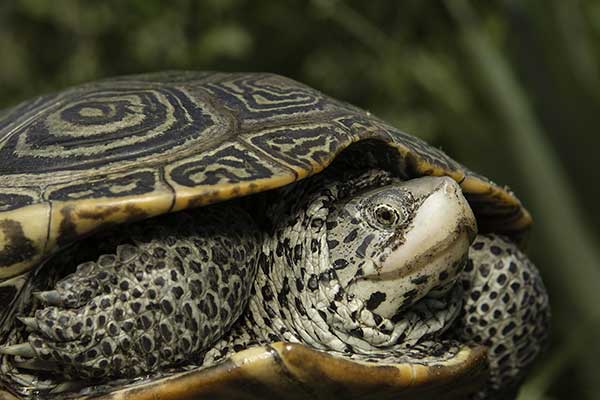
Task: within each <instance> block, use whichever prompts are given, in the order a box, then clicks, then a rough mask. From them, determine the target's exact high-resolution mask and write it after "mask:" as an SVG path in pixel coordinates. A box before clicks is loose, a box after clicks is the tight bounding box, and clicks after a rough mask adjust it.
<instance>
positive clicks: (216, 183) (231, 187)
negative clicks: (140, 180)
mask: <svg viewBox="0 0 600 400" xmlns="http://www.w3.org/2000/svg"><path fill="white" fill-rule="evenodd" d="M165 178H166V180H167V182H168V183H169V185H170V186H171V187H172V188H173V189H174V190H175V193H176V198H175V204H174V207H173V210H182V209H186V208H189V207H197V206H200V205H205V204H210V203H216V202H218V201H223V200H226V199H228V198H233V197H239V196H243V195H246V194H250V193H255V192H259V191H263V190H268V189H271V188H276V187H279V186H283V185H285V184H288V183H290V182H292V181H294V180H295V179H296V177H295V176H294V174H293V172H292V171H291V170H289V169H287V168H285V167H284V166H282V165H280V164H279V163H276V162H275V161H272V160H271V159H269V158H266V157H263V156H262V155H261V154H258V153H255V152H253V151H252V150H251V149H250V148H249V147H247V146H244V145H243V144H241V143H237V142H233V143H224V144H223V145H221V146H219V147H217V148H215V149H212V150H206V151H204V152H202V153H200V154H197V155H195V156H192V157H189V158H186V159H184V160H181V161H179V162H176V163H173V164H172V165H168V166H167V167H166V168H165Z"/></svg>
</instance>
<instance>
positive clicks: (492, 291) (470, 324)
mask: <svg viewBox="0 0 600 400" xmlns="http://www.w3.org/2000/svg"><path fill="white" fill-rule="evenodd" d="M461 282H462V285H463V288H464V290H465V293H464V296H465V297H464V298H465V304H464V306H463V312H462V314H461V316H460V317H459V319H458V320H457V324H458V325H457V328H456V330H455V332H456V333H457V335H458V337H459V339H460V340H461V341H464V342H467V343H472V344H479V345H484V346H486V347H487V348H488V349H489V350H488V361H489V364H490V381H489V386H488V388H487V389H486V390H485V391H483V392H481V393H479V395H478V396H479V398H488V397H489V396H492V395H494V396H495V395H498V394H500V393H510V392H511V391H514V390H516V387H517V384H518V383H519V382H520V380H522V378H523V375H524V372H525V371H526V370H527V369H528V368H527V367H528V366H529V365H530V364H531V362H532V361H533V360H534V359H535V357H536V356H537V355H538V354H539V352H540V351H541V350H542V348H543V346H544V345H545V343H546V341H547V339H548V332H549V320H550V308H549V303H548V295H547V294H546V290H545V288H544V284H543V282H542V279H541V277H540V274H539V272H538V270H537V268H536V267H535V266H534V265H533V263H532V262H531V261H530V260H529V259H528V258H527V256H526V255H525V254H523V253H522V252H521V251H520V250H519V248H518V247H517V246H516V245H515V244H514V243H513V242H511V241H510V240H508V239H506V238H504V237H502V236H499V235H479V236H478V237H477V238H476V239H475V241H474V242H473V244H472V245H471V248H470V250H469V261H468V263H467V265H466V267H465V270H464V272H463V274H462V276H461Z"/></svg>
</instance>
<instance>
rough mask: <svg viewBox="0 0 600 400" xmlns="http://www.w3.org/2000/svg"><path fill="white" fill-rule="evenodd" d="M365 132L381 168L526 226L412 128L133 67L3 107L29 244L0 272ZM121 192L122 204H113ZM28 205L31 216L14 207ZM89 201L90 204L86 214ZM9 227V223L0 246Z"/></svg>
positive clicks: (313, 166)
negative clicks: (442, 185) (437, 185)
mask: <svg viewBox="0 0 600 400" xmlns="http://www.w3.org/2000/svg"><path fill="white" fill-rule="evenodd" d="M365 140H366V141H369V140H373V141H377V142H379V143H383V144H384V146H385V147H386V148H389V149H392V151H394V152H395V153H396V154H397V155H398V160H397V165H391V166H390V167H391V168H392V169H395V170H398V169H402V170H403V174H402V175H405V176H407V177H416V176H422V175H449V176H452V177H453V178H454V179H455V180H457V181H459V182H460V183H461V185H462V186H463V189H464V191H465V193H466V195H467V196H472V197H473V200H474V202H473V205H474V210H475V213H476V214H477V215H478V218H479V219H481V221H482V224H481V225H482V226H484V227H485V228H486V229H488V230H495V231H501V232H506V233H508V234H510V235H513V236H514V235H518V234H519V233H520V232H522V231H524V230H526V228H527V226H528V225H529V223H530V217H529V214H528V213H527V211H526V210H525V209H523V208H522V206H521V204H520V203H519V201H518V200H517V199H516V198H515V196H514V195H513V194H512V193H510V192H508V191H506V190H505V189H503V188H500V187H498V186H496V185H494V184H493V183H492V182H490V181H489V180H487V179H485V178H483V177H481V176H479V175H477V174H475V173H473V172H471V171H469V170H468V169H466V168H465V167H463V166H462V165H460V164H459V163H457V162H455V161H454V160H452V159H451V158H449V157H448V156H447V155H445V154H444V153H443V152H441V151H439V150H438V149H435V148H433V147H431V146H429V145H428V144H427V143H425V142H423V141H421V140H420V139H418V138H415V137H413V136H411V135H408V134H406V133H403V132H401V131H399V130H397V129H395V128H393V127H391V126H389V125H387V124H385V123H384V122H382V121H380V120H378V119H377V118H375V117H374V116H372V115H371V114H369V113H367V112H365V111H363V110H360V109H358V108H356V107H353V106H350V105H348V104H346V103H343V102H340V101H337V100H335V99H332V98H330V97H327V96H325V95H324V94H322V93H320V92H318V91H316V90H314V89H312V88H310V87H307V86H305V85H302V84H300V83H298V82H295V81H293V80H291V79H287V78H284V77H280V76H277V75H272V74H224V73H199V72H185V71H180V72H166V73H157V74H147V75H133V76H129V77H121V78H115V79H107V80H102V81H98V82H93V83H88V84H84V85H80V86H77V87H73V88H71V89H68V90H65V91H62V92H59V93H54V94H50V95H46V96H42V97H39V98H36V99H33V100H31V101H28V102H25V103H22V104H20V105H17V106H15V107H14V108H13V109H10V110H7V111H6V112H4V113H3V114H2V115H1V117H0V170H2V171H3V174H2V175H1V176H0V221H4V220H11V221H14V222H15V223H17V224H19V225H20V226H21V231H23V232H24V235H25V238H26V239H27V240H30V241H31V242H32V248H33V251H30V252H29V253H27V254H26V255H25V256H23V257H22V258H18V259H15V258H8V259H6V260H4V259H3V258H2V257H0V279H2V280H5V279H7V278H9V277H12V276H16V275H18V274H20V273H23V272H25V271H28V270H30V269H32V268H33V267H35V266H36V265H37V263H39V261H40V260H41V259H42V258H43V257H45V256H47V255H50V254H52V253H54V252H55V251H56V250H57V249H59V248H61V247H64V246H66V245H68V244H70V243H72V242H74V241H77V240H79V239H80V238H82V237H85V236H87V235H88V234H90V233H91V232H94V231H97V230H100V229H101V228H103V227H104V225H105V224H106V223H124V222H130V221H134V220H139V219H141V218H148V217H152V216H156V215H160V214H164V213H168V212H172V211H177V210H183V209H187V208H189V207H194V206H199V205H206V204H210V203H215V202H219V201H223V200H226V199H229V198H233V197H239V196H242V195H245V194H249V193H255V192H261V191H265V190H268V189H272V188H276V187H280V186H283V185H286V184H288V183H290V182H293V181H296V180H298V179H302V178H305V177H307V176H309V175H313V174H315V173H317V172H319V171H321V170H322V169H323V168H325V167H327V166H328V165H329V164H330V163H331V162H332V161H333V160H334V159H335V157H336V155H337V154H339V152H340V151H342V150H344V149H346V148H348V147H349V146H351V145H352V144H353V143H356V142H359V141H365ZM124 203H127V204H128V207H129V208H128V209H126V210H119V206H120V205H121V204H124ZM108 209H113V210H116V211H115V213H113V214H107V212H106V211H107V210H108ZM38 210H40V211H41V210H44V211H45V212H43V213H42V212H38ZM99 210H102V212H100V211H99ZM33 211H36V218H35V220H36V223H35V224H32V223H31V222H30V221H31V218H25V216H26V215H29V214H30V213H32V212H33ZM48 211H49V212H48ZM117 211H118V212H117ZM38 214H41V215H38ZM91 214H95V215H99V216H98V217H95V218H89V217H86V216H87V215H91ZM18 238H19V237H13V236H11V235H7V236H6V237H5V238H4V239H3V241H2V242H0V255H1V254H2V251H3V249H4V251H6V248H8V244H9V243H11V241H13V242H14V241H15V240H17V239H18Z"/></svg>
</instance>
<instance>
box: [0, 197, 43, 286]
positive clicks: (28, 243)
mask: <svg viewBox="0 0 600 400" xmlns="http://www.w3.org/2000/svg"><path fill="white" fill-rule="evenodd" d="M49 214H50V207H49V205H48V204H45V203H38V204H34V205H29V206H26V207H23V208H20V209H16V210H12V211H6V212H2V213H0V279H2V278H8V277H11V276H15V275H17V274H20V273H22V272H24V271H27V270H29V269H30V268H31V267H32V266H33V265H34V264H35V263H37V262H38V261H39V260H40V259H41V257H42V256H43V254H44V249H45V247H46V244H47V243H46V239H47V237H48V222H49Z"/></svg>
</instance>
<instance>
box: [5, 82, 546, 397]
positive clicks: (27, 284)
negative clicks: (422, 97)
mask: <svg viewBox="0 0 600 400" xmlns="http://www.w3.org/2000/svg"><path fill="white" fill-rule="evenodd" d="M531 222H532V218H531V215H530V213H529V212H528V211H527V210H526V209H525V207H524V206H523V205H522V204H521V202H520V201H519V199H518V198H517V197H516V196H515V194H514V193H513V192H512V191H511V190H510V189H508V188H507V187H501V186H499V185H497V184H495V183H493V182H492V181H491V180H489V179H488V178H486V177H484V176H482V175H479V174H477V173H475V172H473V171H471V170H469V169H467V168H466V167H464V166H463V165H461V164H460V163H458V162H456V161H454V160H453V159H452V158H450V157H449V156H448V155H446V154H445V153H444V152H442V151H441V150H439V149H437V148H436V147H434V146H431V145H429V144H427V143H426V142H424V141H422V140H421V139H419V138H417V137H415V136H411V135H409V134H407V133H404V132H402V131H400V130H398V129H396V128H395V127H393V126H391V125H389V124H387V123H386V122H384V121H382V120H381V119H379V118H377V117H375V116H374V115H372V114H371V113H370V112H367V111H364V110H362V109H360V108H357V107H355V106H352V105H350V104H347V103H345V102H342V101H339V100H336V99H333V98H331V97H329V96H327V95H325V94H323V93H321V92H319V91H317V90H315V89H312V88H310V87H308V86H306V85H304V84H301V83H299V82H296V81H294V80H292V79H289V78H285V77H282V76H279V75H276V74H271V73H220V72H195V71H167V72H159V73H147V74H140V75H129V76H122V77H117V78H109V79H104V80H100V81H95V82H91V83H86V84H82V85H79V86H75V87H72V88H70V89H66V90H64V91H61V92H58V93H54V94H49V95H44V96H41V97H38V98H35V99H33V100H30V101H26V102H23V103H21V104H19V105H17V106H15V107H13V108H11V109H8V110H6V111H4V112H3V113H2V114H0V232H1V235H0V299H1V300H2V304H3V305H2V307H1V308H0V382H1V384H0V385H1V386H2V388H3V389H2V390H3V392H2V393H1V394H0V398H7V399H8V398H11V399H12V398H45V397H53V398H58V397H63V398H80V397H81V398H86V397H89V396H92V397H94V398H103V399H124V398H127V399H147V398H161V399H188V398H210V399H215V398H243V399H254V398H262V397H263V396H275V397H276V398H289V399H301V398H327V397H332V396H335V397H336V398H378V399H381V398H394V399H427V398H439V397H440V396H442V395H443V396H444V398H457V399H458V398H500V397H502V396H511V395H514V393H515V391H516V390H517V388H518V385H519V384H520V382H521V381H522V379H523V377H524V376H525V373H526V372H527V370H528V369H529V368H530V366H531V364H532V362H533V360H534V359H535V358H536V356H537V355H538V354H539V353H540V352H541V350H542V349H543V347H544V344H545V343H546V342H547V337H548V325H549V319H550V312H549V305H548V296H547V294H546V291H545V289H544V286H543V282H542V280H541V277H540V274H539V272H538V270H537V269H536V267H535V266H534V265H533V264H532V262H531V261H530V260H529V259H528V258H527V256H526V255H525V253H524V249H523V247H524V242H525V239H526V237H527V232H528V230H529V227H530V225H531ZM502 398H505V397H502Z"/></svg>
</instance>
